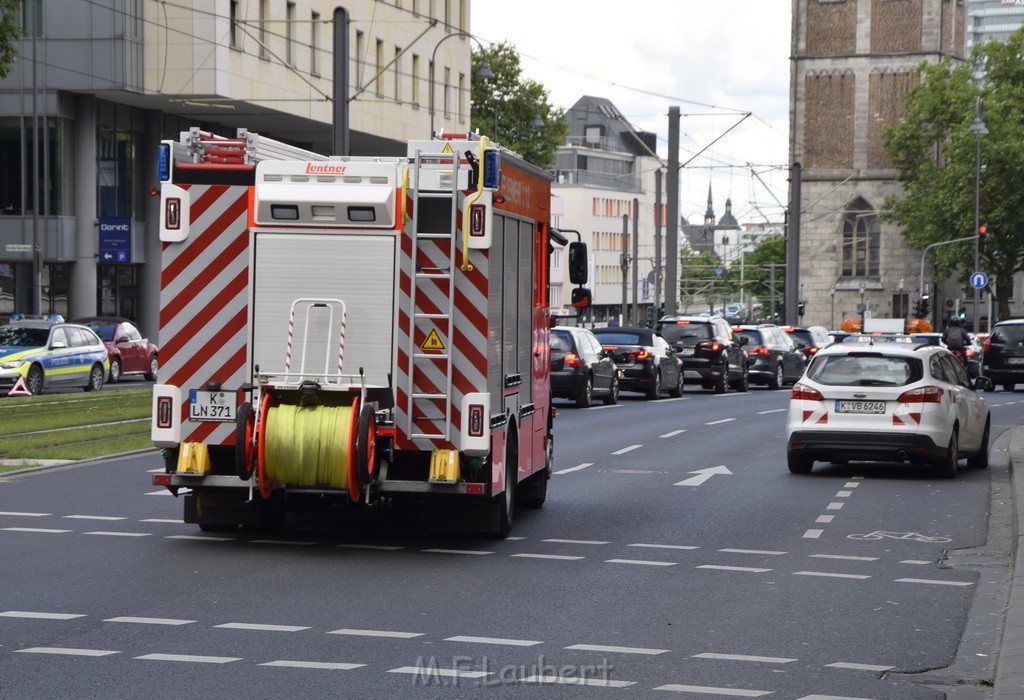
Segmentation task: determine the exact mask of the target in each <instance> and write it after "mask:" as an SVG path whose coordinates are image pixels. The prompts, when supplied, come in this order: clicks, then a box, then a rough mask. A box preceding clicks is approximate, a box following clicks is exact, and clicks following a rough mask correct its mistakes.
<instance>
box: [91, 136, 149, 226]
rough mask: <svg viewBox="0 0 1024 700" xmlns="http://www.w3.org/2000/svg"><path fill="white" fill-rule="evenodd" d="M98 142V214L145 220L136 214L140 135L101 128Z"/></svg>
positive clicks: (140, 214)
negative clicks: (137, 158) (136, 165)
mask: <svg viewBox="0 0 1024 700" xmlns="http://www.w3.org/2000/svg"><path fill="white" fill-rule="evenodd" d="M97 131H98V134H97V138H96V159H97V160H96V168H97V177H96V186H97V190H98V191H97V197H98V202H97V205H98V206H97V213H98V214H99V216H100V217H101V218H102V217H122V218H133V219H141V218H142V212H141V209H142V207H139V209H140V211H139V212H136V211H135V206H136V199H137V198H136V196H135V195H136V189H137V183H136V178H137V172H136V167H135V162H136V153H137V150H138V135H137V134H135V133H133V132H131V131H124V130H121V129H118V128H117V127H113V126H100V127H98V129H97Z"/></svg>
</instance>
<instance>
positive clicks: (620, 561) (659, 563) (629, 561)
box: [604, 559, 678, 566]
mask: <svg viewBox="0 0 1024 700" xmlns="http://www.w3.org/2000/svg"><path fill="white" fill-rule="evenodd" d="M604 563H605V564H640V565H641V566H675V565H676V564H677V563H678V562H674V561H646V560H644V559H605V560H604Z"/></svg>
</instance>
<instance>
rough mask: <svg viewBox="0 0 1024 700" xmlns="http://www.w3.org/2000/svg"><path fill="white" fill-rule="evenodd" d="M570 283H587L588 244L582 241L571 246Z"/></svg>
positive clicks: (574, 242)
mask: <svg viewBox="0 0 1024 700" xmlns="http://www.w3.org/2000/svg"><path fill="white" fill-rule="evenodd" d="M569 282H571V283H572V284H586V283H587V244H586V243H583V242H582V241H573V242H572V243H570V244H569ZM573 306H575V303H574V304H573Z"/></svg>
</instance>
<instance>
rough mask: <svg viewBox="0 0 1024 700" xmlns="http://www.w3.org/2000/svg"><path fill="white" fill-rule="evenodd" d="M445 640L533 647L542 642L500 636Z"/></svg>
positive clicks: (448, 638)
mask: <svg viewBox="0 0 1024 700" xmlns="http://www.w3.org/2000/svg"><path fill="white" fill-rule="evenodd" d="M444 641H446V642H468V643H470V644H496V645H499V646H508V647H533V646H537V645H538V644H543V643H544V642H538V641H535V640H533V639H503V638H501V637H467V636H462V635H460V636H457V637H445V639H444Z"/></svg>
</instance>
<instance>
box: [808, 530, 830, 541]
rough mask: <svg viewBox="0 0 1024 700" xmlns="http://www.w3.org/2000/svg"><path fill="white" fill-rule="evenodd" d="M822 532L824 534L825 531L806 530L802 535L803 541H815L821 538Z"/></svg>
mask: <svg viewBox="0 0 1024 700" xmlns="http://www.w3.org/2000/svg"><path fill="white" fill-rule="evenodd" d="M823 532H825V531H824V530H822V529H820V528H811V529H810V530H808V531H807V532H805V533H804V539H805V540H816V539H818V538H819V537H821V535H822V533H823Z"/></svg>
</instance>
